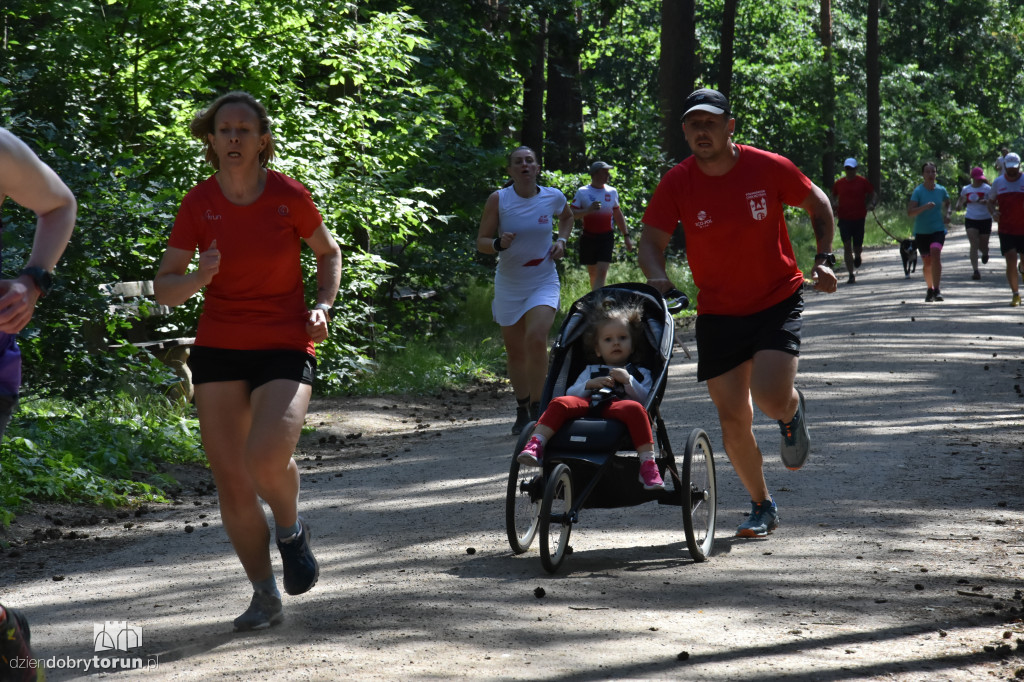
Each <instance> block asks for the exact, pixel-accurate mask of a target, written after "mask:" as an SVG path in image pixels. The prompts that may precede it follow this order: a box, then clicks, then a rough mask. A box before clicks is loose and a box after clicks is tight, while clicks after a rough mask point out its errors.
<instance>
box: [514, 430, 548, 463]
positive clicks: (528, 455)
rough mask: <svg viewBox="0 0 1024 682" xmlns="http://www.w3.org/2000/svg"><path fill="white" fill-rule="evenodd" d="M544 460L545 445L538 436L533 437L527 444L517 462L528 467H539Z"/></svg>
mask: <svg viewBox="0 0 1024 682" xmlns="http://www.w3.org/2000/svg"><path fill="white" fill-rule="evenodd" d="M543 458H544V444H543V443H541V442H540V439H539V438H537V436H531V437H530V442H529V443H527V444H526V447H525V448H523V451H522V452H520V453H519V456H518V457H516V461H517V462H519V463H520V464H525V465H526V466H528V467H539V466H540V462H541V460H542V459H543Z"/></svg>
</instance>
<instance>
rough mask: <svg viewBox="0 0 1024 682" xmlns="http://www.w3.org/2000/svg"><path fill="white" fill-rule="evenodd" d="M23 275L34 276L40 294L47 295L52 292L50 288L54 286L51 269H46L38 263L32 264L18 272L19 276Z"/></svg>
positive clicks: (33, 279)
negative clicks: (37, 264)
mask: <svg viewBox="0 0 1024 682" xmlns="http://www.w3.org/2000/svg"><path fill="white" fill-rule="evenodd" d="M22 275H28V276H29V277H31V278H32V281H33V282H35V285H36V288H37V289H39V295H40V296H46V295H47V294H48V293H50V289H52V288H53V274H52V273H51V272H50V271H49V270H44V269H42V268H41V267H38V266H36V265H30V266H29V267H27V268H22V269H21V270H20V271H19V272H18V276H19V277H21V276H22Z"/></svg>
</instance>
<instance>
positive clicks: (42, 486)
mask: <svg viewBox="0 0 1024 682" xmlns="http://www.w3.org/2000/svg"><path fill="white" fill-rule="evenodd" d="M205 461H206V460H205V457H204V456H203V452H202V447H201V443H200V439H199V427H198V422H197V420H196V419H195V417H194V414H193V409H192V407H191V406H187V405H181V404H175V403H170V402H168V401H167V400H166V399H165V398H163V397H162V396H151V397H144V398H137V397H131V396H128V395H120V396H117V397H114V398H112V399H104V400H102V401H100V400H95V401H88V402H70V401H66V400H26V401H24V402H22V404H21V405H20V407H19V409H18V410H17V411H16V412H15V415H14V419H13V421H12V422H11V425H10V426H9V427H8V429H7V437H6V438H5V439H4V441H3V444H2V448H0V471H2V473H0V522H2V524H3V525H5V526H6V525H8V524H9V523H10V522H11V519H13V518H14V514H15V512H16V511H18V510H19V509H21V508H22V507H23V506H24V504H25V503H26V502H27V501H28V500H30V499H31V500H37V501H52V502H68V503H84V504H100V505H105V506H109V507H114V506H124V505H134V504H138V503H141V502H165V501H166V496H165V493H164V488H165V487H169V486H172V485H174V484H175V481H174V480H173V479H171V478H169V477H168V476H166V475H163V474H161V473H159V470H158V464H159V463H160V462H174V463H184V462H204V463H205Z"/></svg>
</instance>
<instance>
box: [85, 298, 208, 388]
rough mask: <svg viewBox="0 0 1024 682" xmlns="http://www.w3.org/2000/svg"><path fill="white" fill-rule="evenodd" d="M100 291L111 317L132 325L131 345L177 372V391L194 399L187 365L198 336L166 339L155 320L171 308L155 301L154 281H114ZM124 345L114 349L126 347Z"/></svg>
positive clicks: (167, 337) (164, 315) (127, 333)
mask: <svg viewBox="0 0 1024 682" xmlns="http://www.w3.org/2000/svg"><path fill="white" fill-rule="evenodd" d="M99 288H100V293H102V294H103V295H104V296H106V297H107V299H108V300H109V305H108V312H109V314H110V315H111V316H112V317H117V318H121V319H127V320H129V321H130V322H131V325H130V326H129V327H128V329H127V330H126V332H125V338H126V340H127V341H128V343H129V344H131V345H132V346H134V347H135V348H138V349H139V350H142V351H145V352H147V353H149V354H150V355H152V356H153V357H155V358H156V359H157V360H159V361H160V362H162V363H164V364H165V365H167V366H168V367H170V368H171V369H173V370H174V373H175V374H177V375H178V378H179V379H180V380H181V381H180V384H179V385H178V386H176V387H175V389H173V392H174V393H176V394H178V395H179V396H181V397H183V398H184V399H185V400H192V372H191V371H189V368H188V364H187V362H188V354H189V351H190V349H191V348H192V344H194V343H195V341H196V339H195V337H194V336H179V337H172V336H166V335H164V334H162V333H161V332H160V330H159V329H157V328H156V326H155V325H154V324H152V322H151V320H152V319H153V318H160V317H166V316H167V315H170V313H171V309H170V308H169V307H167V306H165V305H159V304H158V303H157V302H156V300H155V299H154V293H153V282H152V280H147V281H141V282H111V283H109V284H101V285H100V286H99ZM124 345H125V344H118V345H114V346H110V348H111V349H115V348H123V347H124Z"/></svg>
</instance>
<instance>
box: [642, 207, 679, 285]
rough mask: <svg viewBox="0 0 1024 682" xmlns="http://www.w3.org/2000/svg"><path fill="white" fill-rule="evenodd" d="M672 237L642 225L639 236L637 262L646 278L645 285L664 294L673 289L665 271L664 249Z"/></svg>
mask: <svg viewBox="0 0 1024 682" xmlns="http://www.w3.org/2000/svg"><path fill="white" fill-rule="evenodd" d="M671 239H672V235H671V234H669V233H668V232H664V231H662V230H659V229H657V228H655V227H651V226H650V225H647V224H646V223H645V224H644V230H643V233H642V234H641V235H640V248H639V252H638V254H637V260H638V261H639V264H640V269H641V270H642V271H643V273H644V276H645V277H646V278H647V283H648V284H650V285H651V286H652V287H654V288H655V289H657V290H658V291H660V292H662V293H665V292H666V291H668V290H669V289H672V288H674V287H675V285H674V284H672V281H671V280H670V279H669V278H668V273H667V272H666V270H665V249H666V248H668V243H669V241H670V240H671Z"/></svg>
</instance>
